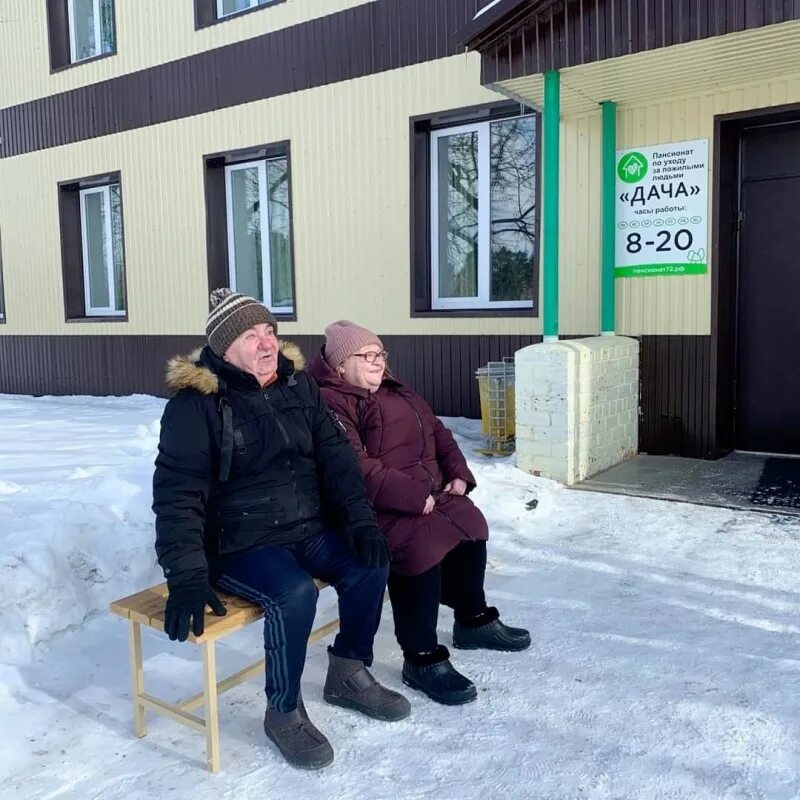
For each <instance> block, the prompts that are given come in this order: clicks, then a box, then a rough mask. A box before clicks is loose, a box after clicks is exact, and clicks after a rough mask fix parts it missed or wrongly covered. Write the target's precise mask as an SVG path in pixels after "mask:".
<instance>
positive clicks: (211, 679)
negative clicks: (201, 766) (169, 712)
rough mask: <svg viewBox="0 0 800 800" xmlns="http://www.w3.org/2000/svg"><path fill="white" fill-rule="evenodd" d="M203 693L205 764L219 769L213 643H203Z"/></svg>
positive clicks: (212, 770)
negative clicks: (204, 708) (204, 707)
mask: <svg viewBox="0 0 800 800" xmlns="http://www.w3.org/2000/svg"><path fill="white" fill-rule="evenodd" d="M201 647H202V649H203V693H204V694H205V706H206V764H207V765H208V769H209V770H210V771H211V772H216V771H217V770H218V769H219V764H220V759H219V710H218V704H217V700H218V698H217V661H216V653H215V650H214V641H213V640H211V641H209V642H203V644H202V645H201Z"/></svg>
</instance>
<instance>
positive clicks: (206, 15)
mask: <svg viewBox="0 0 800 800" xmlns="http://www.w3.org/2000/svg"><path fill="white" fill-rule="evenodd" d="M285 2H286V0H272V2H269V3H264V4H261V5H255V6H250V8H246V9H244V10H243V11H232V12H231V13H230V14H225V15H220V13H219V9H220V7H221V0H194V28H195V30H200V29H202V28H208V27H209V26H211V25H218V24H219V23H221V22H228V21H229V20H232V19H239V17H243V16H245V15H246V14H253V13H255V12H256V11H262V10H263V9H265V8H273V7H274V6H279V5H281V3H285Z"/></svg>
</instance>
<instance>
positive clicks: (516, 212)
mask: <svg viewBox="0 0 800 800" xmlns="http://www.w3.org/2000/svg"><path fill="white" fill-rule="evenodd" d="M491 110H492V109H490V113H491ZM515 111H516V115H515V116H508V112H507V111H506V116H505V117H502V118H494V119H492V118H491V116H490V118H489V119H484V120H481V121H470V122H464V123H463V124H452V123H451V124H449V125H447V124H440V125H436V124H435V122H436V121H427V124H423V125H420V123H419V121H417V122H416V123H415V127H414V139H415V141H416V145H415V151H414V152H413V153H412V158H413V160H414V176H415V177H414V180H415V184H416V186H415V187H414V203H415V205H417V204H422V205H423V206H424V209H419V208H415V209H414V210H413V212H412V213H413V215H414V216H413V217H412V227H413V228H414V238H415V240H416V241H415V242H412V252H413V253H414V258H415V261H416V260H419V261H420V262H421V263H415V265H414V269H412V275H413V280H414V287H413V288H414V293H413V297H414V301H413V302H414V309H413V310H414V311H415V312H475V311H478V312H495V313H496V312H505V313H506V314H513V313H531V311H533V313H536V305H537V304H536V296H537V294H538V250H539V237H538V226H539V207H538V174H537V173H538V169H537V167H538V144H539V143H538V119H539V118H538V116H537V115H536V114H526V115H523V116H520V115H519V107H518V106H517V107H515ZM484 116H486V115H485V114H484ZM422 147H424V148H425V151H421V148H422ZM423 179H425V180H426V181H427V182H428V185H427V186H424V185H423V184H422V181H423ZM423 213H424V214H425V215H426V216H427V219H425V218H423V217H422V216H421V215H422V214H423ZM422 237H424V241H420V239H421V238H422ZM515 310H516V311H515ZM468 315H469V314H468Z"/></svg>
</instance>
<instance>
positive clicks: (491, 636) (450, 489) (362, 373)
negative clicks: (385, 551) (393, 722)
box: [311, 320, 531, 705]
mask: <svg viewBox="0 0 800 800" xmlns="http://www.w3.org/2000/svg"><path fill="white" fill-rule="evenodd" d="M325 336H326V341H325V345H324V347H323V348H322V350H321V352H320V353H319V354H318V355H317V357H316V358H315V360H314V362H313V364H312V365H311V374H312V375H313V377H314V378H315V379H316V381H317V383H318V384H319V386H320V389H321V390H322V394H323V396H324V398H325V400H326V402H327V403H328V406H329V407H330V408H331V410H332V411H333V412H334V414H335V415H336V416H337V417H338V419H339V421H340V422H341V424H342V426H343V427H344V429H345V431H346V433H347V436H348V438H349V439H350V441H351V442H352V444H353V447H354V448H355V450H356V452H357V454H358V457H359V460H360V462H361V468H362V470H363V472H364V475H365V477H366V481H367V489H368V491H369V495H370V499H371V500H372V504H373V505H374V507H375V511H376V512H377V514H378V522H379V524H380V525H381V528H382V529H383V532H384V534H385V535H386V538H387V540H388V542H389V547H390V550H391V572H390V575H389V596H390V599H391V602H392V610H393V612H394V624H395V635H396V636H397V641H398V643H399V644H400V647H401V648H402V650H403V657H404V662H403V681H404V682H405V683H406V684H408V685H409V686H411V687H412V688H414V689H418V690H419V691H422V692H424V693H425V694H427V695H428V697H430V698H431V699H432V700H435V701H437V702H439V703H445V704H447V705H455V704H459V703H468V702H470V701H471V700H474V699H475V697H476V696H477V691H476V689H475V686H474V684H473V683H472V682H471V681H470V680H468V679H467V678H465V677H464V676H463V675H461V674H460V673H459V672H457V671H456V670H455V668H454V667H453V666H452V664H451V663H450V654H449V652H448V650H447V648H446V647H444V646H443V645H441V644H439V643H438V641H437V637H436V622H437V618H438V613H439V604H440V603H444V604H445V605H447V606H449V607H450V608H452V609H453V611H454V617H455V622H454V624H453V646H454V647H456V648H462V649H478V648H486V649H489V650H524V649H525V648H527V647H528V646H530V643H531V639H530V634H529V633H528V631H526V630H523V629H521V628H511V627H509V626H507V625H504V624H503V623H502V622H501V621H500V619H499V615H498V612H497V609H496V608H492V607H489V606H487V605H486V598H485V596H484V591H483V583H484V574H485V571H486V539H487V538H488V527H487V524H486V519H485V518H484V516H483V514H482V513H481V512H480V511H479V510H478V508H477V507H476V506H475V505H474V504H473V503H472V501H471V500H470V499H469V498H468V497H467V494H468V493H469V492H470V491H471V490H472V489H474V488H475V478H474V477H473V475H472V473H471V472H470V470H469V467H467V462H466V460H465V458H464V455H463V454H462V452H461V450H460V449H459V447H458V445H457V444H456V443H455V440H454V439H453V436H452V434H451V433H450V431H449V430H448V429H447V428H445V426H444V425H443V424H442V423H441V421H440V420H439V419H437V418H436V416H434V414H433V411H432V410H431V408H430V407H429V406H428V404H427V403H426V402H425V401H424V400H423V399H422V398H421V397H420V396H419V395H418V394H416V392H414V391H412V390H411V389H409V388H408V387H407V386H404V385H403V384H402V383H400V382H399V381H398V380H396V379H395V378H394V377H392V375H391V374H390V373H389V372H388V370H387V367H386V357H387V354H386V351H385V350H384V348H383V344H382V343H381V340H380V339H379V338H378V337H377V336H376V335H375V334H373V333H371V332H370V331H368V330H366V329H365V328H362V327H360V326H358V325H356V324H354V323H352V322H348V321H346V320H342V321H339V322H334V323H333V324H331V325H329V326H328V327H327V328H326V330H325Z"/></svg>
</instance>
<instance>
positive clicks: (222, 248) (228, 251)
mask: <svg viewBox="0 0 800 800" xmlns="http://www.w3.org/2000/svg"><path fill="white" fill-rule="evenodd" d="M279 158H285V159H286V175H287V184H288V185H287V190H288V195H289V211H288V214H289V252H290V256H291V263H290V267H291V285H292V306H291V309H288V308H287V307H286V306H281V307H279V308H276V309H272V308H271V307H270V305H269V304H268V303H264V307H265V308H268V309H270V311H271V313H272V315H273V316H274V317H275V319H276V320H278V321H283V322H296V321H297V270H296V263H295V252H296V251H295V246H294V224H295V223H294V192H293V190H292V154H291V143H290V142H289V141H288V140H287V141H281V142H273V143H270V144H264V145H260V146H257V147H248V148H244V149H241V150H230V151H226V152H222V153H212V154H209V155H206V156H204V157H203V163H204V168H205V169H204V172H205V195H206V254H207V258H208V289H209V293H211V292H212V291H213V290H214V289H218V288H221V287H230V288H234V283H235V281H234V280H233V279H234V278H235V272H234V261H233V258H232V251H233V245H232V242H231V240H230V237H229V235H228V234H229V231H230V229H231V218H230V213H231V208H230V205H231V204H230V203H229V201H228V198H229V197H230V178H229V175H230V171H229V168H230V167H233V168H234V169H235V168H237V167H239V168H243V167H244V165H246V164H250V165H252V164H254V163H259V162H260V163H263V164H264V171H265V172H266V165H267V162H268V161H271V160H275V159H279ZM259 192H263V193H264V194H263V195H262V200H263V198H264V196H265V195H266V182H264V183H263V184H261V183H260V185H259ZM266 205H267V206H268V205H269V203H268V202H267V203H266ZM264 217H266V219H267V226H269V209H268V208H267V209H266V211H265V212H264V214H263V216H262V224H263V219H264ZM267 231H269V227H267ZM261 247H262V257H261V269H262V274H263V270H264V269H265V265H266V268H267V269H269V270H270V272H269V275H268V276H267V277H268V278H269V280H268V281H267V280H264V281H263V286H264V294H265V297H268V298H270V299H271V297H272V295H271V290H272V271H271V261H272V256H271V253H269V235H267V236H266V237H265V236H263V232H262V237H261ZM264 248H266V250H267V254H266V258H265V256H264ZM268 290H269V292H270V294H267V291H268Z"/></svg>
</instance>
